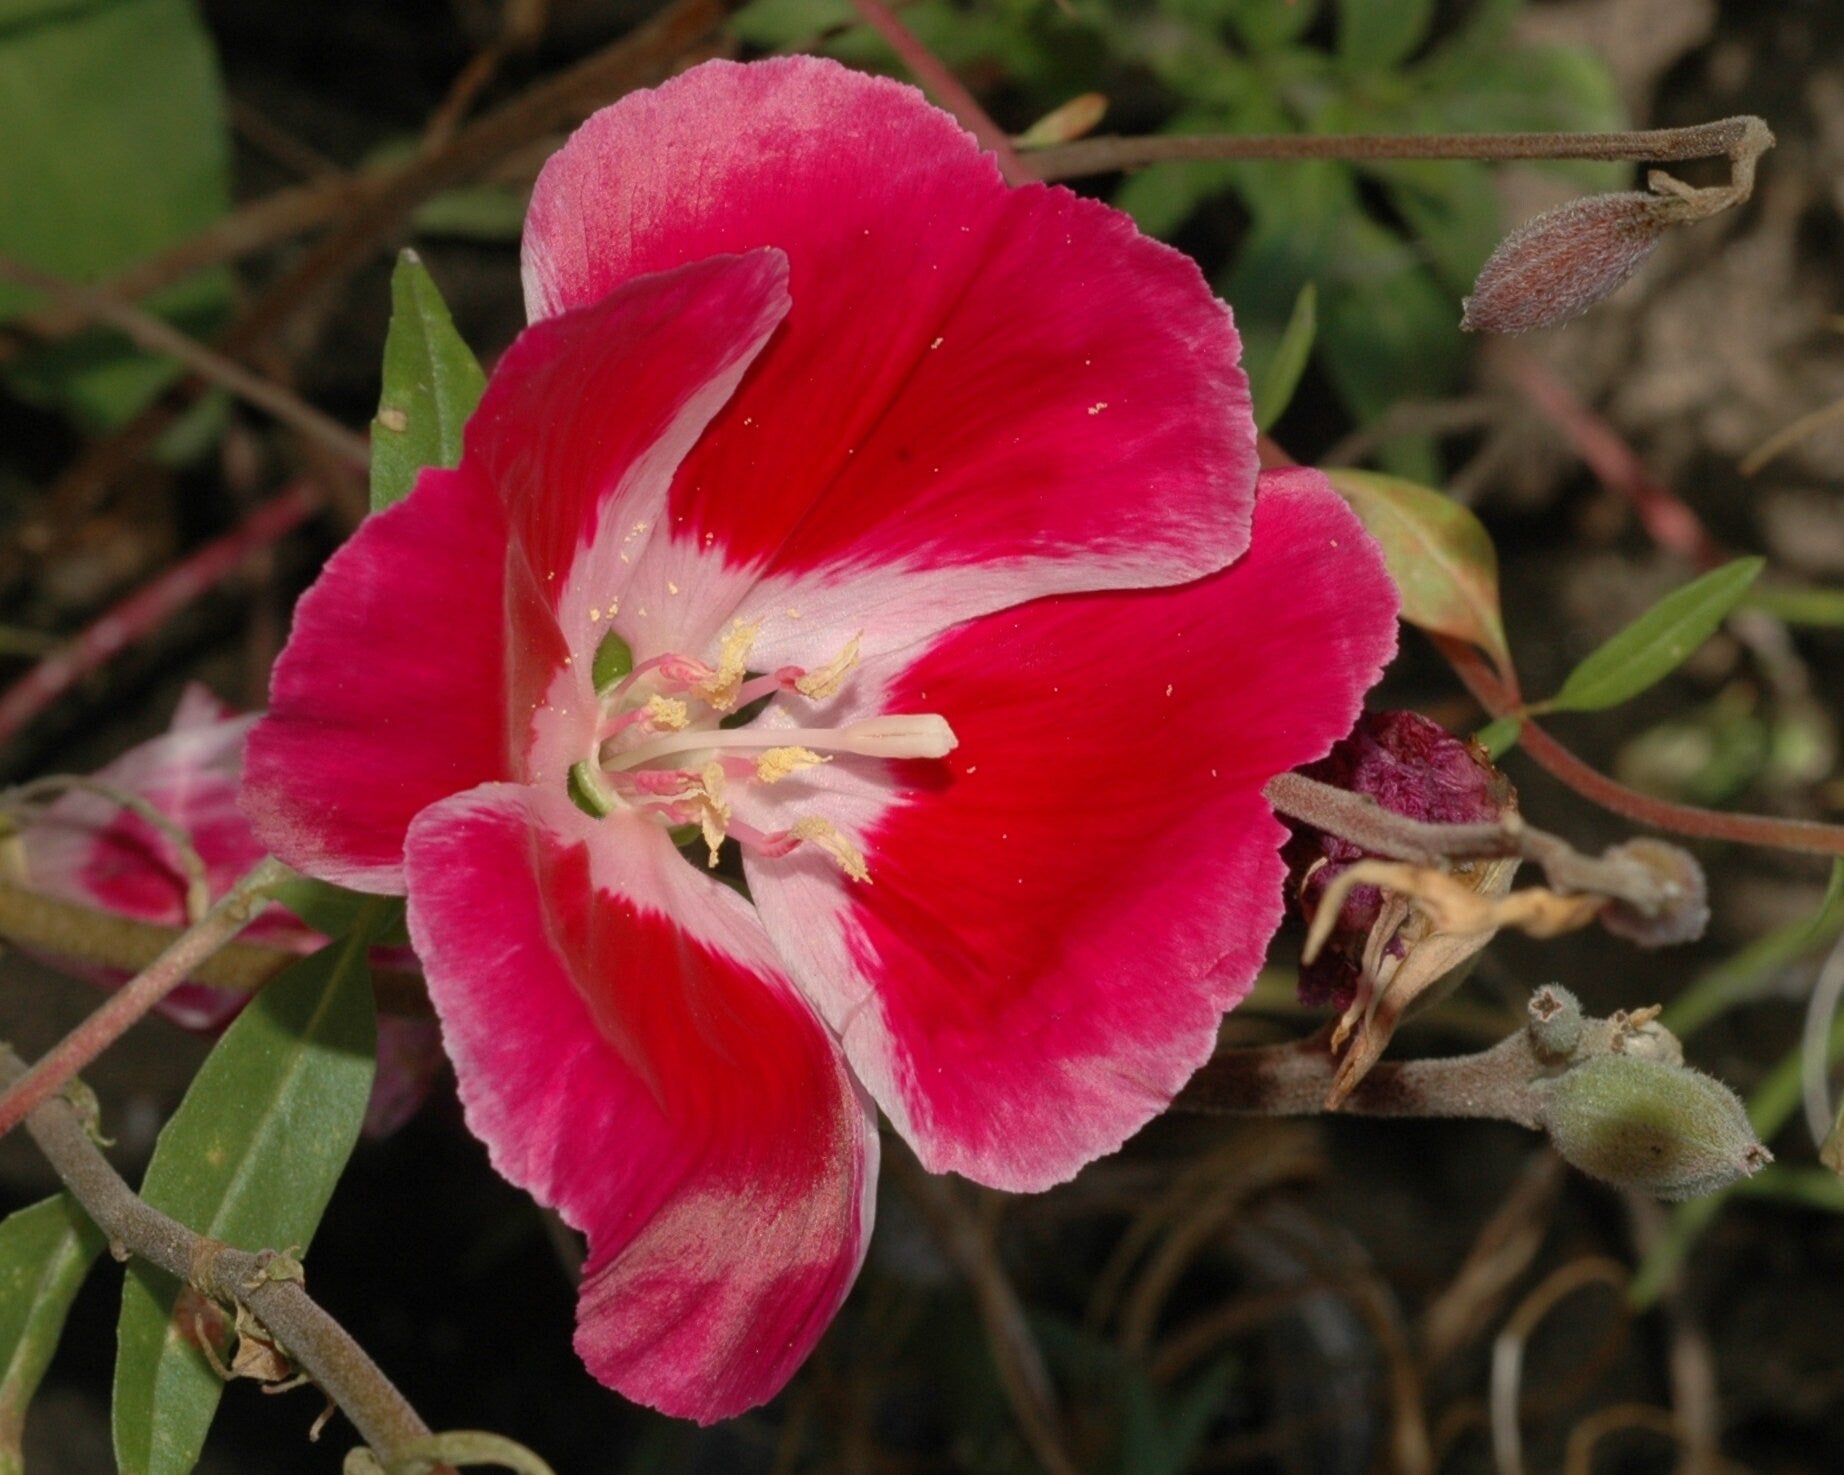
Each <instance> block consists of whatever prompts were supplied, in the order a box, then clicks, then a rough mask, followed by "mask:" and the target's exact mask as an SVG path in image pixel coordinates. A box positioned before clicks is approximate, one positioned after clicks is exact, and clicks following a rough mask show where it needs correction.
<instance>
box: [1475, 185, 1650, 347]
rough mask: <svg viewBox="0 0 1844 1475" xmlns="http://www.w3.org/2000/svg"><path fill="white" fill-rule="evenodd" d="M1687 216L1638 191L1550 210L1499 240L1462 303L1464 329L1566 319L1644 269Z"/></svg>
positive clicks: (1524, 328) (1503, 328)
mask: <svg viewBox="0 0 1844 1475" xmlns="http://www.w3.org/2000/svg"><path fill="white" fill-rule="evenodd" d="M1682 218H1683V207H1682V204H1681V202H1679V201H1678V200H1676V199H1674V198H1672V197H1670V196H1660V195H1651V194H1645V193H1643V192H1641V191H1637V190H1632V191H1626V192H1624V193H1621V194H1613V195H1586V196H1583V197H1582V198H1581V199H1579V200H1571V201H1570V202H1569V203H1568V204H1566V205H1563V206H1561V207H1559V208H1557V209H1555V210H1550V211H1546V212H1545V213H1544V214H1542V215H1539V216H1538V217H1537V218H1536V219H1535V220H1532V221H1530V222H1529V223H1528V224H1526V225H1523V226H1520V227H1519V228H1518V229H1517V230H1515V231H1513V232H1512V233H1511V234H1510V235H1508V236H1506V237H1505V239H1504V240H1503V241H1501V242H1499V245H1498V249H1497V250H1496V251H1494V252H1493V253H1492V256H1491V259H1490V260H1489V261H1487V262H1486V264H1485V266H1484V268H1483V269H1482V270H1481V271H1480V273H1479V280H1478V281H1477V282H1475V283H1474V284H1473V295H1472V296H1471V297H1468V298H1467V299H1466V300H1465V302H1464V303H1462V304H1461V307H1462V313H1461V317H1460V326H1461V327H1462V328H1466V329H1468V330H1470V331H1473V332H1481V333H1528V332H1530V331H1531V330H1532V329H1534V328H1549V327H1554V326H1555V325H1556V324H1557V323H1561V322H1566V321H1568V319H1570V318H1572V317H1576V316H1578V315H1580V314H1581V313H1584V312H1586V311H1587V310H1588V309H1589V308H1591V307H1593V306H1594V304H1595V303H1597V302H1599V301H1600V300H1601V299H1602V298H1603V297H1606V296H1607V295H1608V294H1609V293H1610V292H1612V291H1613V290H1614V289H1615V288H1616V287H1618V286H1619V285H1620V284H1621V283H1622V282H1624V281H1625V280H1626V279H1627V278H1628V277H1630V276H1631V275H1632V274H1633V273H1634V272H1636V271H1637V270H1638V269H1639V268H1640V266H1641V265H1642V264H1643V263H1644V261H1645V259H1646V257H1648V256H1650V255H1651V254H1652V248H1653V247H1654V246H1656V245H1657V244H1658V242H1659V238H1660V237H1661V236H1663V235H1664V233H1665V232H1666V231H1667V230H1669V229H1670V228H1671V227H1672V226H1673V225H1675V224H1677V223H1678V221H1680V220H1681V219H1682Z"/></svg>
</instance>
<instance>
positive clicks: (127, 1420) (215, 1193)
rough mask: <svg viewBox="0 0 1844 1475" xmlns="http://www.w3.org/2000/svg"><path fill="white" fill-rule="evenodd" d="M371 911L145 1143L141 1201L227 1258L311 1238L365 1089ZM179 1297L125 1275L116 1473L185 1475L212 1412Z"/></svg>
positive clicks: (347, 1150) (244, 1021) (281, 993)
mask: <svg viewBox="0 0 1844 1475" xmlns="http://www.w3.org/2000/svg"><path fill="white" fill-rule="evenodd" d="M385 913H386V908H385V906H384V905H383V904H382V903H381V902H380V903H378V904H377V905H376V906H375V907H374V909H373V910H371V911H370V912H368V913H367V914H366V915H365V917H364V918H363V922H364V925H363V926H361V927H359V928H356V929H354V931H353V932H352V933H351V934H350V935H349V936H347V937H345V938H343V939H342V940H340V941H339V942H335V943H329V944H328V945H327V946H326V947H324V948H322V949H321V950H320V951H319V952H317V953H315V954H314V955H313V956H312V957H309V958H304V959H302V961H300V962H299V963H296V964H295V965H294V966H292V967H291V968H289V969H288V970H287V971H286V972H285V973H283V974H282V975H281V976H280V977H278V978H277V979H276V980H275V981H274V982H273V983H271V984H269V986H268V987H267V988H265V989H264V990H263V992H262V993H261V994H260V995H259V996H258V997H257V999H256V1002H255V1003H253V1004H251V1005H250V1007H249V1008H248V1009H246V1010H244V1012H243V1013H242V1014H241V1015H240V1016H239V1017H238V1019H237V1021H236V1023H234V1024H233V1025H232V1026H231V1027H230V1028H229V1029H228V1030H226V1031H225V1033H224V1037H223V1038H222V1039H221V1040H219V1041H218V1043H217V1046H216V1047H215V1048H214V1049H213V1050H212V1052H211V1054H210V1056H209V1057H208V1058H207V1059H206V1061H205V1064H204V1066H203V1067H202V1068H201V1069H200V1070H199V1073H198V1076H197V1078H196V1079H195V1080H194V1081H193V1083H192V1087H191V1089H190V1090H189V1091H187V1092H186V1099H185V1100H184V1101H183V1102H181V1103H180V1106H179V1110H178V1111H176V1112H175V1113H174V1114H173V1119H172V1120H171V1121H169V1122H168V1123H167V1124H166V1127H165V1128H164V1129H163V1130H162V1131H161V1133H160V1139H159V1141H158V1143H156V1145H155V1147H154V1156H153V1161H152V1162H150V1163H149V1164H148V1168H147V1176H146V1179H145V1180H144V1181H143V1183H142V1185H141V1196H142V1197H143V1198H144V1199H146V1200H147V1202H148V1203H150V1204H152V1205H153V1206H154V1207H155V1208H157V1209H161V1210H164V1211H165V1212H166V1213H168V1214H171V1215H172V1216H173V1217H174V1218H175V1219H178V1220H179V1221H180V1222H181V1223H183V1224H185V1225H186V1226H187V1227H189V1228H191V1229H193V1230H196V1231H197V1232H198V1233H200V1234H204V1235H209V1236H210V1237H211V1238H213V1239H220V1240H223V1241H225V1242H226V1243H228V1244H232V1245H236V1246H237V1247H239V1248H241V1249H248V1250H258V1249H266V1248H268V1249H278V1250H279V1249H290V1248H292V1247H295V1246H300V1247H302V1248H305V1247H306V1246H307V1244H308V1243H309V1242H310V1241H311V1240H312V1238H313V1235H314V1230H315V1228H316V1226H317V1225H318V1224H319V1223H320V1216H321V1214H322V1213H323V1212H324V1211H325V1209H326V1205H327V1200H328V1199H329V1198H330V1197H331V1196H332V1193H333V1186H334V1184H335V1183H336V1182H338V1180H339V1175H340V1172H341V1170H342V1169H343V1168H344V1167H345V1164H346V1159H347V1157H348V1156H350V1154H351V1152H352V1147H353V1144H354V1143H355V1142H357V1140H358V1134H359V1127H360V1125H361V1123H362V1122H363V1121H364V1117H365V1103H366V1101H367V1099H368V1098H369V1096H370V1092H371V1078H372V1070H373V1057H374V1054H375V1050H376V1023H375V1020H374V1018H373V1013H372V998H371V972H370V969H369V967H368V966H367V961H366V950H367V948H368V946H369V944H370V942H371V940H372V936H373V934H374V932H375V930H376V927H377V926H378V924H379V923H380V922H381V921H382V920H383V918H384V916H385ZM181 1291H182V1287H181V1285H180V1283H179V1282H178V1281H177V1280H175V1279H174V1278H173V1277H171V1276H169V1275H166V1274H164V1273H163V1272H160V1271H157V1270H154V1269H152V1268H150V1267H149V1266H147V1265H145V1264H143V1263H140V1262H136V1263H135V1264H133V1265H131V1266H130V1267H129V1272H128V1276H127V1281H126V1284H125V1285H124V1287H123V1292H122V1314H121V1320H120V1323H119V1326H118V1331H117V1336H118V1343H119V1350H118V1353H117V1357H116V1364H115V1408H114V1422H115V1429H114V1432H115V1457H116V1462H117V1464H118V1465H119V1466H120V1468H121V1471H122V1475H186V1472H188V1471H189V1470H191V1469H192V1467H193V1466H194V1464H196V1463H197V1461H198V1456H199V1451H200V1449H201V1448H202V1447H203V1446H204V1442H205V1434H206V1431H207V1430H208V1429H209V1428H210V1426H211V1420H212V1416H213V1414H215V1413H216V1411H217V1407H218V1398H219V1396H220V1395H221V1394H222V1392H223V1388H224V1385H223V1383H222V1382H221V1381H220V1380H219V1378H218V1375H217V1373H215V1372H214V1371H213V1370H212V1368H211V1366H210V1364H209V1363H208V1362H207V1361H206V1360H205V1358H204V1356H203V1354H201V1353H200V1351H199V1350H198V1347H197V1346H196V1331H195V1328H194V1326H193V1324H192V1321H191V1318H190V1317H189V1316H188V1315H187V1312H186V1309H185V1308H183V1307H180V1305H179V1302H180V1296H181ZM187 1300H188V1301H192V1300H193V1298H192V1297H190V1296H188V1297H187ZM176 1310H177V1311H178V1313H179V1314H178V1315H177V1316H176V1315H175V1312H176Z"/></svg>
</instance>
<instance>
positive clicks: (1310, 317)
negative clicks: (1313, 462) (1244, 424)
mask: <svg viewBox="0 0 1844 1475" xmlns="http://www.w3.org/2000/svg"><path fill="white" fill-rule="evenodd" d="M1318 306H1319V292H1318V289H1317V288H1316V287H1314V286H1313V284H1312V283H1311V282H1308V283H1307V284H1306V285H1305V286H1304V287H1302V288H1300V295H1299V296H1298V297H1296V298H1294V299H1293V314H1292V316H1290V317H1289V318H1288V319H1287V329H1286V331H1285V332H1284V333H1282V334H1281V341H1280V342H1279V343H1278V344H1276V345H1275V349H1274V354H1273V357H1271V358H1270V359H1269V360H1268V363H1267V367H1266V368H1265V369H1263V370H1262V372H1261V373H1260V374H1258V375H1252V376H1251V379H1250V384H1249V392H1250V394H1251V395H1252V396H1253V398H1254V401H1255V428H1256V429H1257V430H1268V429H1271V428H1272V427H1273V425H1274V422H1275V421H1276V420H1278V419H1280V417H1281V416H1282V415H1284V414H1286V413H1287V406H1288V405H1289V404H1291V403H1292V402H1293V392H1294V390H1296V389H1298V388H1299V387H1300V375H1302V374H1304V373H1305V372H1306V361H1307V359H1309V358H1311V357H1312V352H1313V337H1314V335H1315V334H1317V332H1318V331H1319V313H1318Z"/></svg>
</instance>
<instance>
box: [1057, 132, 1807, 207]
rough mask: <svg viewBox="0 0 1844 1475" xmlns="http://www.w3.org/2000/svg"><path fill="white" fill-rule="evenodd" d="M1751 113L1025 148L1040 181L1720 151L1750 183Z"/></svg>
mask: <svg viewBox="0 0 1844 1475" xmlns="http://www.w3.org/2000/svg"><path fill="white" fill-rule="evenodd" d="M1773 141H1774V136H1773V134H1772V133H1771V132H1769V131H1768V128H1767V125H1766V124H1765V123H1763V122H1762V121H1761V120H1760V119H1759V118H1754V117H1735V118H1723V119H1721V120H1720V121H1718V122H1714V123H1699V124H1697V125H1696V126H1694V127H1690V128H1648V129H1642V130H1640V131H1638V132H1632V133H1401V134H1395V133H1345V134H1338V133H1278V134H1237V133H1228V134H1221V133H1194V134H1157V135H1154V136H1151V137H1147V138H1085V139H1080V140H1078V141H1077V142H1075V143H1065V144H1058V145H1056V146H1055V147H1053V148H1046V149H1037V150H1033V151H1032V152H1031V153H1030V155H1029V156H1028V162H1029V164H1030V167H1031V169H1032V171H1033V172H1034V173H1035V174H1036V175H1037V176H1038V177H1039V178H1040V179H1045V180H1056V179H1075V178H1079V177H1080V176H1082V175H1086V174H1112V173H1114V172H1115V171H1117V170H1121V169H1138V168H1142V167H1144V166H1145V165H1148V164H1162V163H1170V162H1183V161H1190V162H1202V161H1206V160H1261V159H1269V160H1284V159H1344V160H1351V161H1370V160H1386V159H1483V160H1495V161H1507V160H1517V159H1594V160H1599V161H1603V162H1611V163H1658V162H1663V161H1669V160H1682V159H1711V158H1717V157H1723V156H1726V157H1727V158H1729V159H1730V160H1731V161H1732V162H1733V163H1734V165H1735V179H1734V184H1735V186H1736V187H1737V188H1739V189H1743V190H1746V188H1747V187H1748V186H1749V185H1751V184H1752V182H1753V174H1754V161H1755V160H1756V159H1757V158H1759V157H1760V155H1761V154H1763V153H1765V152H1766V151H1767V150H1768V149H1769V148H1771V147H1772V146H1773Z"/></svg>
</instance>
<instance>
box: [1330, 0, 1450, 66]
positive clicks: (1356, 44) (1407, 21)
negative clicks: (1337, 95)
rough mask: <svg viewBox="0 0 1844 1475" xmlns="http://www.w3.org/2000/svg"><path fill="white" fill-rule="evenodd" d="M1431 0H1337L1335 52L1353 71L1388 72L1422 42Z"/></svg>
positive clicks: (1431, 9) (1430, 10)
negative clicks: (1336, 50)
mask: <svg viewBox="0 0 1844 1475" xmlns="http://www.w3.org/2000/svg"><path fill="white" fill-rule="evenodd" d="M1433 12H1434V0H1338V55H1339V59H1340V60H1341V61H1342V62H1343V63H1344V64H1345V66H1346V68H1347V69H1348V70H1349V71H1352V72H1360V73H1361V72H1387V71H1388V70H1389V69H1390V68H1391V67H1393V66H1395V65H1396V64H1397V63H1398V62H1400V61H1402V60H1404V59H1405V58H1407V57H1408V55H1409V54H1410V53H1411V52H1413V51H1414V50H1415V48H1416V47H1417V46H1419V45H1421V42H1422V38H1423V37H1424V36H1426V35H1427V34H1428V21H1429V19H1430V18H1431V16H1432V15H1433Z"/></svg>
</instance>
